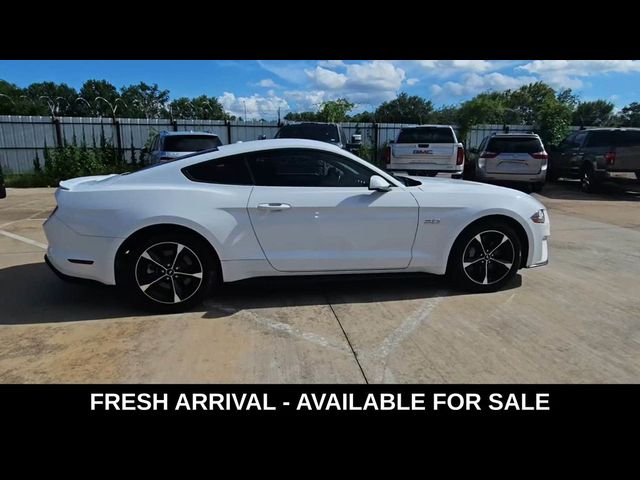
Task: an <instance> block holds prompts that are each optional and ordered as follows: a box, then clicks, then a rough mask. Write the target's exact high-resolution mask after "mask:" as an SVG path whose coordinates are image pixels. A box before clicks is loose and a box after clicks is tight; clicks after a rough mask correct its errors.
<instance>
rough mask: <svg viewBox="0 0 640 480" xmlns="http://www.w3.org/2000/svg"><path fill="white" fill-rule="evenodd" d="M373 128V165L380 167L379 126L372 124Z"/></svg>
mask: <svg viewBox="0 0 640 480" xmlns="http://www.w3.org/2000/svg"><path fill="white" fill-rule="evenodd" d="M371 128H372V130H373V164H374V165H378V163H379V162H378V160H379V159H378V140H379V138H378V124H377V123H373V124H371Z"/></svg>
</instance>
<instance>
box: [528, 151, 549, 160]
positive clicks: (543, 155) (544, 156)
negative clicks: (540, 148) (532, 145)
mask: <svg viewBox="0 0 640 480" xmlns="http://www.w3.org/2000/svg"><path fill="white" fill-rule="evenodd" d="M529 155H531V156H532V157H533V158H535V159H537V160H548V159H549V155H547V152H538V153H530V154H529Z"/></svg>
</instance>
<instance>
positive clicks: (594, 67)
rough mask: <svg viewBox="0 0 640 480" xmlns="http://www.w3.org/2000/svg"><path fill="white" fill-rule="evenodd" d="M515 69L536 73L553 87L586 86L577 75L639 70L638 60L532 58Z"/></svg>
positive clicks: (585, 75) (586, 75)
mask: <svg viewBox="0 0 640 480" xmlns="http://www.w3.org/2000/svg"><path fill="white" fill-rule="evenodd" d="M516 69H517V70H525V71H527V72H529V73H533V74H535V75H538V76H539V77H540V79H541V80H542V81H544V82H547V83H549V84H550V85H551V86H553V87H556V88H574V89H576V88H582V87H585V86H588V84H585V83H584V82H583V81H582V80H580V78H578V77H590V76H593V75H602V74H607V73H634V72H640V60H534V61H533V62H529V63H526V64H524V65H520V66H519V67H516Z"/></svg>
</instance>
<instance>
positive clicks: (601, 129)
mask: <svg viewBox="0 0 640 480" xmlns="http://www.w3.org/2000/svg"><path fill="white" fill-rule="evenodd" d="M615 130H632V131H640V128H638V127H593V128H585V129H582V130H576V131H575V132H571V133H578V132H613V131H615Z"/></svg>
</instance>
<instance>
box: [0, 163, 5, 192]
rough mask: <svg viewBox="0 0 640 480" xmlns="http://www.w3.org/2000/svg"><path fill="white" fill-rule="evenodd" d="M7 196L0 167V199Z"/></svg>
mask: <svg viewBox="0 0 640 480" xmlns="http://www.w3.org/2000/svg"><path fill="white" fill-rule="evenodd" d="M6 196H7V189H6V188H5V186H4V175H3V173H2V165H0V198H5V197H6Z"/></svg>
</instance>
